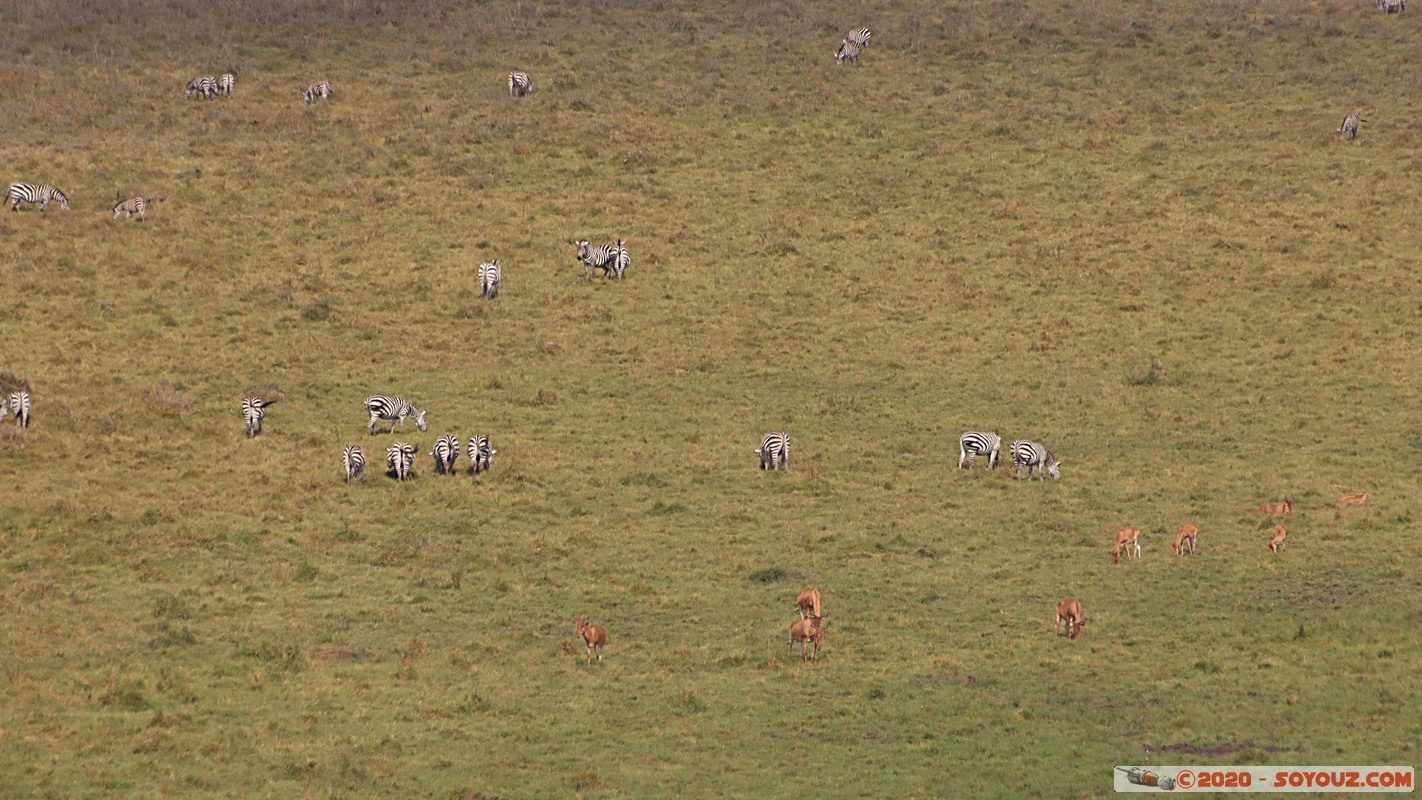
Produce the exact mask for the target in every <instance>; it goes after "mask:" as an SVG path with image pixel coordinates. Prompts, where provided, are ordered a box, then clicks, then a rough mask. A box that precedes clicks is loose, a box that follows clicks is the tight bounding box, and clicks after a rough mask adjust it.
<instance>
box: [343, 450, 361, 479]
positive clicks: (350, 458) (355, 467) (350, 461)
mask: <svg viewBox="0 0 1422 800" xmlns="http://www.w3.org/2000/svg"><path fill="white" fill-rule="evenodd" d="M341 462H342V463H343V464H344V465H345V468H346V482H347V483H350V482H351V481H353V480H355V479H356V478H359V477H360V476H362V475H364V474H365V449H364V448H362V447H361V446H360V445H358V444H348V445H346V449H345V450H344V451H342V452H341Z"/></svg>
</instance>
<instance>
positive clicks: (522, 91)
mask: <svg viewBox="0 0 1422 800" xmlns="http://www.w3.org/2000/svg"><path fill="white" fill-rule="evenodd" d="M532 91H533V79H532V78H530V77H528V73H527V72H510V73H509V97H523V96H524V95H526V94H528V93H530V92H532Z"/></svg>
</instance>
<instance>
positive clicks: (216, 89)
mask: <svg viewBox="0 0 1422 800" xmlns="http://www.w3.org/2000/svg"><path fill="white" fill-rule="evenodd" d="M236 73H237V70H235V69H234V70H232V71H231V72H224V73H222V77H219V78H214V77H212V76H211V75H202V76H199V77H197V78H193V79H192V80H190V81H188V85H187V86H186V87H184V88H183V97H185V98H187V99H189V100H196V99H197V98H202V99H204V100H211V99H212V98H214V97H217V96H219V95H221V96H222V97H231V96H232V87H234V86H236V85H237V74H236Z"/></svg>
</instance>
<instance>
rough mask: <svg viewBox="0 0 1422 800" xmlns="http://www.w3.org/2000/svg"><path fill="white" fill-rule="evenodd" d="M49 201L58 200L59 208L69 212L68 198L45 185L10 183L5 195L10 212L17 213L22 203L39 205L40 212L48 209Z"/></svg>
mask: <svg viewBox="0 0 1422 800" xmlns="http://www.w3.org/2000/svg"><path fill="white" fill-rule="evenodd" d="M51 200H58V201H59V207H60V208H62V209H64V210H65V211H68V210H69V198H68V197H67V196H65V194H64V192H61V191H59V190H58V189H56V188H54V187H53V186H50V185H49V184H47V183H12V184H10V191H9V192H7V193H6V194H5V202H6V204H8V205H9V206H10V210H11V211H19V210H20V203H22V202H24V203H39V204H40V211H44V210H45V209H46V208H49V201H51Z"/></svg>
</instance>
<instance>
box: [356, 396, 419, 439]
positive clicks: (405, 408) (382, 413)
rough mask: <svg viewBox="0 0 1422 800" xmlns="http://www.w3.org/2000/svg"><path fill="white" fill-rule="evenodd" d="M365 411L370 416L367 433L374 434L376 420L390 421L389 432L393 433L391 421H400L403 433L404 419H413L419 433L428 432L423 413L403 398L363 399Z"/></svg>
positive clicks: (375, 397)
mask: <svg viewBox="0 0 1422 800" xmlns="http://www.w3.org/2000/svg"><path fill="white" fill-rule="evenodd" d="M365 410H366V411H367V412H368V413H369V414H370V429H369V431H368V433H375V421H376V420H378V419H388V420H392V422H391V423H390V432H391V433H394V432H395V423H394V421H393V420H399V421H400V432H401V433H404V431H405V417H414V418H415V424H416V425H418V426H419V428H420V430H421V431H427V430H429V425H428V424H426V422H425V412H423V411H421V410H419V409H418V408H415V407H414V405H412V404H410V403H408V402H406V400H405V398H403V397H391V396H389V395H384V394H373V395H371V396H370V397H367V398H366V399H365Z"/></svg>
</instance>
